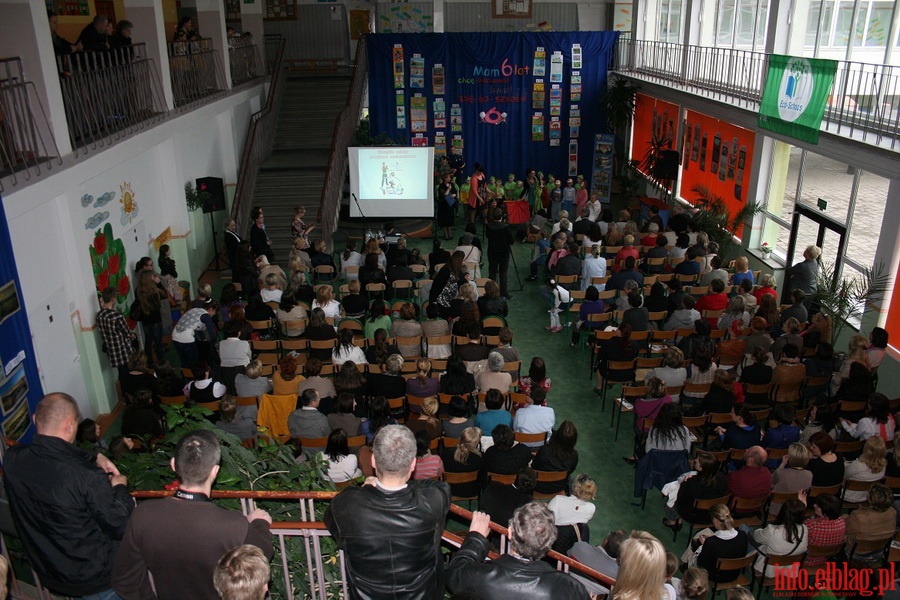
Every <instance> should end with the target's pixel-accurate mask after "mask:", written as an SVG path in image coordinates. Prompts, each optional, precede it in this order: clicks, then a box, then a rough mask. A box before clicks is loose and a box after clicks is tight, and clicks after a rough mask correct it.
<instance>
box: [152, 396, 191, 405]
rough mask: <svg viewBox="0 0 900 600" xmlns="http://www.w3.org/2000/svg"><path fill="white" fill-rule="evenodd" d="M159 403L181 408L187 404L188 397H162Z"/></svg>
mask: <svg viewBox="0 0 900 600" xmlns="http://www.w3.org/2000/svg"><path fill="white" fill-rule="evenodd" d="M159 401H160V403H161V404H164V405H166V406H180V405H182V404H184V403H185V402H187V397H186V396H185V395H184V394H182V395H181V396H160V397H159Z"/></svg>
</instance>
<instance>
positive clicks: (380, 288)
mask: <svg viewBox="0 0 900 600" xmlns="http://www.w3.org/2000/svg"><path fill="white" fill-rule="evenodd" d="M386 289H387V286H386V285H385V284H383V283H367V284H366V293H367V294H369V297H370V298H371V297H372V296H373V295H377V296H378V297H379V298H382V299H384V291H385V290H386Z"/></svg>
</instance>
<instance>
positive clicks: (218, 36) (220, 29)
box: [196, 0, 231, 88]
mask: <svg viewBox="0 0 900 600" xmlns="http://www.w3.org/2000/svg"><path fill="white" fill-rule="evenodd" d="M196 6H197V27H199V29H200V34H201V35H202V36H203V37H205V38H210V39H211V40H212V45H213V48H215V49H216V50H218V51H219V54H220V55H221V57H222V70H223V71H224V75H225V86H226V87H227V88H231V60H230V58H231V57H230V56H229V55H228V36H227V34H226V33H225V8H224V4H223V3H222V1H221V0H197V2H196Z"/></svg>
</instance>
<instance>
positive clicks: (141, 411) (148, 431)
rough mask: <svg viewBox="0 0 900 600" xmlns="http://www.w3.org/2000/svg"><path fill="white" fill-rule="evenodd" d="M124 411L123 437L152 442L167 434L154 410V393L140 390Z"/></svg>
mask: <svg viewBox="0 0 900 600" xmlns="http://www.w3.org/2000/svg"><path fill="white" fill-rule="evenodd" d="M133 398H134V399H133V400H132V401H131V402H129V403H128V404H127V405H126V406H125V410H124V411H122V435H125V436H129V437H139V438H143V439H144V440H151V439H153V438H156V437H159V436H161V435H162V434H163V433H165V430H164V429H163V426H162V423H160V421H159V415H158V414H157V412H156V411H155V410H154V409H153V392H151V391H150V390H138V391H137V392H135V393H134V396H133Z"/></svg>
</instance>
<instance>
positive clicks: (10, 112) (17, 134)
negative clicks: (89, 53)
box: [0, 57, 62, 191]
mask: <svg viewBox="0 0 900 600" xmlns="http://www.w3.org/2000/svg"><path fill="white" fill-rule="evenodd" d="M45 136H46V137H47V138H49V142H45V141H44V138H45ZM54 159H55V160H54ZM54 162H56V163H57V164H62V158H61V157H60V156H59V149H58V148H57V147H56V140H55V138H54V137H53V130H52V128H51V127H50V121H49V119H48V118H47V114H46V113H45V112H44V106H43V105H42V104H41V99H40V96H38V94H37V91H36V89H35V87H34V83H32V82H30V81H26V80H25V76H24V71H23V69H22V60H21V59H20V58H19V57H14V58H7V59H2V60H0V177H2V178H5V177H7V176H8V177H9V180H10V182H11V183H12V185H18V183H19V178H18V174H19V173H22V174H23V175H24V178H25V180H26V181H30V180H31V178H32V177H33V176H37V175H40V174H41V168H42V167H46V168H47V169H49V168H51V167H52V165H53V163H54ZM2 190H3V182H2V179H0V191H2Z"/></svg>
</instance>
